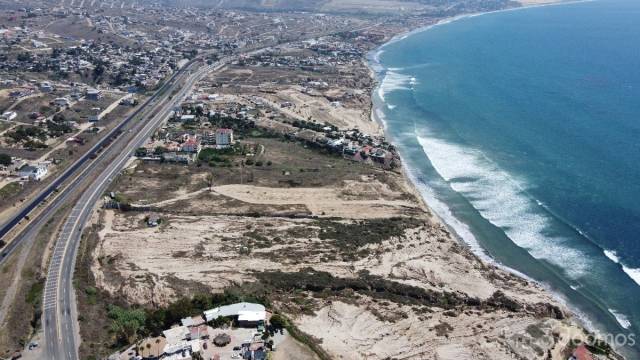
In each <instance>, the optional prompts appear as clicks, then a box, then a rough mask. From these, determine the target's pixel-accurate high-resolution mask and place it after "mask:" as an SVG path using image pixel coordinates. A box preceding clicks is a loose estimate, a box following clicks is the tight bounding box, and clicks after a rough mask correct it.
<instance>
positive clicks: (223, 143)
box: [216, 129, 233, 148]
mask: <svg viewBox="0 0 640 360" xmlns="http://www.w3.org/2000/svg"><path fill="white" fill-rule="evenodd" d="M232 144H233V130H231V129H217V130H216V146H217V147H218V148H226V147H229V146H231V145H232Z"/></svg>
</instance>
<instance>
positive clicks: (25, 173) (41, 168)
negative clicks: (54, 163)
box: [18, 164, 48, 181]
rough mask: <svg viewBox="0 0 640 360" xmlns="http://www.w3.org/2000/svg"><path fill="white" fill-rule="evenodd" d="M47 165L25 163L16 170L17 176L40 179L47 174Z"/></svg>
mask: <svg viewBox="0 0 640 360" xmlns="http://www.w3.org/2000/svg"><path fill="white" fill-rule="evenodd" d="M47 172H48V170H47V167H46V166H45V165H42V164H38V165H33V166H31V165H25V166H23V167H22V168H20V170H18V176H19V177H21V178H26V179H29V180H36V181H39V180H42V178H44V177H45V176H47Z"/></svg>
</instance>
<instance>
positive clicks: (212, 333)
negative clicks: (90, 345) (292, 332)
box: [110, 302, 286, 360]
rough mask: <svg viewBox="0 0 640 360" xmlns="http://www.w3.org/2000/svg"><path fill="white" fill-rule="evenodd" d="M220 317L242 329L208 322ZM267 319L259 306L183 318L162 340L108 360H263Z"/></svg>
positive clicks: (229, 307)
mask: <svg viewBox="0 0 640 360" xmlns="http://www.w3.org/2000/svg"><path fill="white" fill-rule="evenodd" d="M220 317H225V318H232V319H234V320H235V321H236V323H237V324H242V325H244V326H241V327H229V325H223V326H222V327H221V328H214V327H212V325H211V324H210V322H212V321H215V320H216V319H219V318H220ZM267 318H268V316H267V311H266V309H265V307H264V306H263V305H261V304H254V303H246V302H242V303H236V304H231V305H226V306H220V307H217V308H214V309H210V310H207V311H205V312H204V314H202V315H198V316H193V317H186V318H183V319H181V320H180V324H179V325H175V326H173V327H171V328H170V329H167V330H164V331H163V332H162V336H160V337H155V338H154V337H150V338H147V339H144V340H143V341H142V342H141V343H140V344H139V346H132V347H130V348H128V349H126V350H124V351H123V352H121V353H119V354H114V355H112V356H111V357H110V359H117V360H120V359H132V358H133V359H154V360H155V359H162V360H177V359H181V360H188V359H193V358H194V357H196V358H203V359H221V360H222V359H240V358H242V359H252V360H254V359H255V360H262V359H266V357H267V351H268V349H270V348H271V345H267V344H266V341H265V340H264V337H263V331H264V326H263V324H264V322H265V321H266V320H267ZM208 323H209V324H208ZM283 334H284V333H279V334H277V335H276V334H275V333H274V334H273V336H274V339H275V340H276V342H277V341H281V340H282V339H283V337H284V336H286V335H283ZM272 343H273V342H269V344H272ZM195 354H198V355H199V356H196V355H195Z"/></svg>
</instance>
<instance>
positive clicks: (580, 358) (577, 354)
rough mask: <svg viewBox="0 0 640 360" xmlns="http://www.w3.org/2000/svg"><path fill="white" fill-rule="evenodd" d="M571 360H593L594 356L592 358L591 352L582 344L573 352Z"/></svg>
mask: <svg viewBox="0 0 640 360" xmlns="http://www.w3.org/2000/svg"><path fill="white" fill-rule="evenodd" d="M569 360H593V356H591V352H589V350H588V349H587V347H586V346H585V345H584V344H582V345H580V346H578V347H577V348H576V349H575V350H574V351H573V354H572V355H571V357H570V358H569Z"/></svg>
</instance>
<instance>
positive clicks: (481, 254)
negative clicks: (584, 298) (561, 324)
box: [364, 0, 635, 358]
mask: <svg viewBox="0 0 640 360" xmlns="http://www.w3.org/2000/svg"><path fill="white" fill-rule="evenodd" d="M592 1H596V0H571V1H557V2H549V3H541V4H529V5H524V4H523V5H522V6H520V7H515V8H508V9H500V10H494V11H487V12H480V13H471V14H463V15H457V16H452V17H448V18H443V19H440V20H438V21H436V22H435V23H433V24H429V25H425V26H421V27H418V28H416V29H411V30H407V31H405V32H402V33H399V34H397V35H395V36H393V37H391V38H390V40H389V41H387V42H385V43H383V44H382V45H380V46H378V47H376V48H375V49H372V50H371V51H369V52H368V53H367V55H366V56H365V59H364V62H365V64H366V66H367V67H368V69H369V72H370V76H371V77H372V79H373V80H374V83H375V86H374V87H373V88H372V90H371V112H370V117H371V121H374V122H376V123H377V124H378V125H379V126H380V127H381V128H382V130H383V133H384V135H385V137H387V138H388V139H389V140H390V143H392V144H393V143H394V139H393V137H392V136H391V135H390V134H389V133H388V131H387V124H386V121H385V120H384V114H383V112H384V110H383V109H384V106H385V101H384V99H382V98H380V96H379V95H378V91H379V90H380V87H381V86H382V83H383V80H384V77H385V75H386V72H387V71H389V69H387V68H385V67H383V66H382V65H381V64H380V61H379V57H380V55H381V54H382V53H383V52H384V48H385V47H387V46H388V45H391V44H393V43H395V42H398V41H401V40H404V39H406V38H407V37H409V36H412V35H415V34H418V33H422V32H424V31H427V30H430V29H432V28H434V27H436V26H439V25H446V24H449V23H452V22H454V21H458V20H461V19H466V18H471V17H476V16H481V15H487V14H493V13H501V12H507V11H515V10H524V9H529V8H537V7H543V6H557V5H571V4H579V3H584V2H592ZM396 149H397V151H398V155H399V156H400V158H401V160H402V175H403V176H404V178H405V179H406V180H407V181H406V182H407V185H408V186H409V187H410V189H411V192H412V193H413V194H414V195H416V196H417V200H418V201H419V202H420V203H421V204H422V205H423V206H424V207H425V208H426V209H427V211H428V212H429V214H430V215H431V216H433V217H435V218H436V219H437V221H438V222H440V223H441V224H442V225H444V226H445V227H446V229H447V230H448V231H449V232H450V234H451V236H453V237H454V238H455V239H456V240H457V241H459V242H460V244H462V245H463V246H466V247H468V248H469V249H470V250H471V252H472V253H473V254H474V255H475V256H476V257H477V258H478V259H479V260H480V261H481V262H483V263H485V264H487V265H490V266H491V265H492V266H495V267H497V268H499V269H500V270H503V271H506V272H508V273H511V274H513V275H515V276H518V277H520V278H522V279H524V280H526V281H529V282H531V283H533V284H534V285H535V286H536V287H539V288H540V289H542V290H543V291H544V292H545V293H547V294H549V295H550V296H551V297H552V298H553V299H554V300H556V301H557V302H558V303H559V304H561V305H562V306H563V307H565V308H566V309H567V310H568V312H569V315H570V317H571V318H573V319H575V320H576V322H577V323H578V324H579V325H580V326H581V327H583V328H584V329H585V330H587V331H589V332H591V333H594V334H602V333H606V331H605V332H603V331H602V330H605V329H600V327H599V326H596V325H594V324H595V322H594V321H593V320H592V319H591V317H590V316H589V315H588V314H586V313H584V312H582V311H580V310H578V309H577V307H576V305H573V304H572V303H571V302H570V301H569V300H568V299H567V298H566V297H565V296H564V295H563V294H561V293H559V292H557V291H553V290H552V289H551V286H550V285H549V284H546V283H544V282H541V281H538V280H536V279H533V278H532V277H530V276H528V275H527V274H524V273H522V272H520V271H518V270H516V269H514V268H511V267H509V266H507V265H504V264H503V263H501V262H500V261H498V260H497V259H495V258H493V257H492V256H491V255H490V254H489V253H487V251H486V250H485V249H484V248H483V247H482V245H480V242H479V241H478V239H477V238H476V237H475V235H473V234H472V233H471V232H470V231H469V230H468V225H467V224H466V223H464V222H462V221H460V220H458V219H457V218H455V217H454V216H453V215H451V216H450V217H449V216H443V215H442V212H449V213H450V210H449V208H448V206H447V204H445V203H443V202H442V201H440V200H438V199H437V198H436V197H435V196H428V195H427V194H426V193H428V192H429V191H432V189H430V188H429V186H428V185H427V184H424V183H423V182H421V181H420V180H419V179H418V178H417V177H416V175H415V174H414V173H413V172H412V171H411V169H410V168H409V167H408V166H406V164H407V163H406V162H405V161H404V160H403V158H404V157H403V156H402V153H401V151H400V150H399V149H398V148H396ZM421 187H424V191H421V190H422V189H421ZM434 204H435V205H436V206H434ZM445 217H447V218H449V221H448V220H447V219H445ZM450 221H453V222H455V223H456V224H455V225H454V224H451V223H450ZM461 230H462V231H464V232H465V235H468V236H464V235H462V234H460V231H461ZM467 232H468V234H466V233H467ZM589 240H590V239H589ZM603 250H604V251H605V254H606V255H607V257H609V255H608V254H607V252H609V253H610V251H609V250H606V249H603ZM609 258H610V257H609ZM610 259H611V258H610ZM614 262H615V261H614ZM618 264H619V263H618ZM625 272H626V271H625ZM632 279H634V278H633V277H632ZM634 280H635V279H634ZM609 312H610V313H611V309H609ZM612 314H613V313H612ZM613 315H614V317H615V318H616V321H617V322H618V324H620V321H619V319H618V316H616V315H615V314H613ZM620 325H621V324H620ZM621 326H622V325H621ZM623 327H624V326H623ZM618 354H619V355H621V354H620V353H618ZM621 356H622V357H623V358H626V357H624V355H621Z"/></svg>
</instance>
